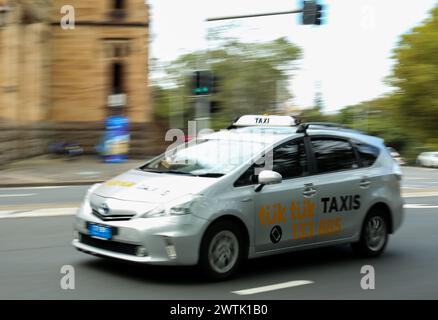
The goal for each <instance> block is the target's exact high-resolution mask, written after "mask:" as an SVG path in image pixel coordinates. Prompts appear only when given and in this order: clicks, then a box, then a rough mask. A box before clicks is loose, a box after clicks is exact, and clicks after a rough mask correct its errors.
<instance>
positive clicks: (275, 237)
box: [270, 226, 283, 243]
mask: <svg viewBox="0 0 438 320" xmlns="http://www.w3.org/2000/svg"><path fill="white" fill-rule="evenodd" d="M282 235H283V230H281V227H280V226H275V227H273V228H272V230H271V234H270V238H271V241H272V243H279V242H280V240H281V236H282Z"/></svg>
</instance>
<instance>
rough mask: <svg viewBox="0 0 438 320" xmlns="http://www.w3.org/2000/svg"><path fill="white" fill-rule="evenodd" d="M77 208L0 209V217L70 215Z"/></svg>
mask: <svg viewBox="0 0 438 320" xmlns="http://www.w3.org/2000/svg"><path fill="white" fill-rule="evenodd" d="M77 210H78V208H51V209H37V210H4V211H0V219H16V218H36V217H57V216H72V215H74V214H75V213H76V211H77Z"/></svg>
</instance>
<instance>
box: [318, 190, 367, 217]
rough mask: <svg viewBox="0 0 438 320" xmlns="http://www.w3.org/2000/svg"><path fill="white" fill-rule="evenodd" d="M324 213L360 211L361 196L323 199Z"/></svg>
mask: <svg viewBox="0 0 438 320" xmlns="http://www.w3.org/2000/svg"><path fill="white" fill-rule="evenodd" d="M321 202H322V204H323V212H324V213H332V212H343V211H351V210H358V209H360V195H358V194H357V195H354V196H352V195H349V196H340V197H326V198H322V199H321Z"/></svg>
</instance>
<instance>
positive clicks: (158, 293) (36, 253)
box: [0, 169, 438, 300]
mask: <svg viewBox="0 0 438 320" xmlns="http://www.w3.org/2000/svg"><path fill="white" fill-rule="evenodd" d="M409 170H410V169H409ZM423 170H428V169H412V172H410V173H408V174H407V177H406V179H405V182H404V183H405V184H410V183H414V182H415V183H416V185H417V186H418V187H417V188H421V190H424V191H428V190H429V189H430V188H431V185H430V184H429V182H434V181H433V179H431V177H433V176H435V174H436V175H437V177H438V170H436V171H428V172H427V173H425V172H424V171H423ZM423 174H424V175H423ZM417 178H424V179H417ZM431 180H432V181H431ZM435 181H438V178H437V179H436V180H435ZM85 190H86V187H82V188H81V187H73V188H70V187H68V188H55V189H34V188H33V189H31V190H30V189H15V190H0V195H4V194H14V193H15V194H27V193H38V194H40V195H41V197H40V200H41V201H42V202H40V203H44V201H47V202H46V203H47V204H48V205H50V201H53V205H55V204H56V205H62V203H63V202H66V201H67V202H71V201H73V202H75V201H77V202H79V201H80V198H81V197H82V196H83V194H84V193H85ZM421 190H420V191H421ZM28 197H29V198H28ZM28 197H27V196H20V197H16V198H20V200H19V201H17V199H10V198H9V197H3V198H0V201H1V202H2V205H5V203H4V202H3V200H6V203H9V204H10V205H11V206H12V205H17V204H20V205H23V204H30V205H31V204H32V203H34V202H33V201H34V197H35V196H28ZM43 197H46V198H44V199H42V198H43ZM76 197H77V198H76ZM37 198H38V197H37ZM8 201H13V202H11V203H10V202H8ZM20 201H21V202H20ZM406 204H407V209H406V220H405V223H404V225H403V226H402V228H401V229H400V230H399V231H398V232H397V233H396V234H395V235H394V236H392V237H391V239H390V242H389V245H388V247H387V251H386V253H385V254H384V255H383V256H382V257H380V258H377V259H360V258H357V257H355V256H354V255H353V254H352V252H351V250H350V248H349V246H338V247H331V248H324V249H317V250H311V251H303V252H296V253H289V254H284V255H280V256H274V257H268V258H263V259H257V260H251V263H248V264H246V265H245V266H244V267H243V268H242V269H241V271H240V273H239V275H238V277H236V278H235V279H232V280H229V281H226V282H220V283H206V282H204V281H203V280H202V279H200V278H199V276H198V273H197V272H196V269H194V268H192V267H185V268H169V267H167V268H165V267H150V266H143V265H133V264H128V263H123V262H118V261H113V260H105V259H101V258H96V257H93V256H89V255H86V254H83V253H80V252H77V251H75V249H73V247H72V246H71V245H70V242H71V239H72V221H73V218H72V217H71V216H64V217H40V218H16V219H1V220H0V299H189V300H190V299H438V274H437V271H436V270H438V232H437V227H438V196H409V198H406ZM65 265H70V266H73V267H74V271H75V280H76V281H75V289H74V290H63V289H62V288H61V285H60V283H61V279H62V277H63V276H64V274H62V273H61V268H62V267H63V266H65ZM364 265H372V266H373V267H374V269H375V277H376V283H375V289H374V290H363V289H362V288H361V286H360V283H361V279H362V277H363V274H361V268H362V266H364ZM300 280H305V281H309V282H308V284H305V285H302V286H296V287H288V288H283V289H280V287H281V285H282V284H284V283H288V282H290V281H300ZM267 285H278V286H277V288H276V289H274V290H271V291H268V292H261V293H254V294H249V295H238V294H236V293H235V292H236V291H240V290H245V289H257V288H260V287H263V286H267Z"/></svg>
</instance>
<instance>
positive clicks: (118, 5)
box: [114, 0, 125, 10]
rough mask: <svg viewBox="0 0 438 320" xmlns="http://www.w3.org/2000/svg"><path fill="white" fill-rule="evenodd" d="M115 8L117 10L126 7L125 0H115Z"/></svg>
mask: <svg viewBox="0 0 438 320" xmlns="http://www.w3.org/2000/svg"><path fill="white" fill-rule="evenodd" d="M114 9H115V10H121V9H125V1H123V0H114Z"/></svg>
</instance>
